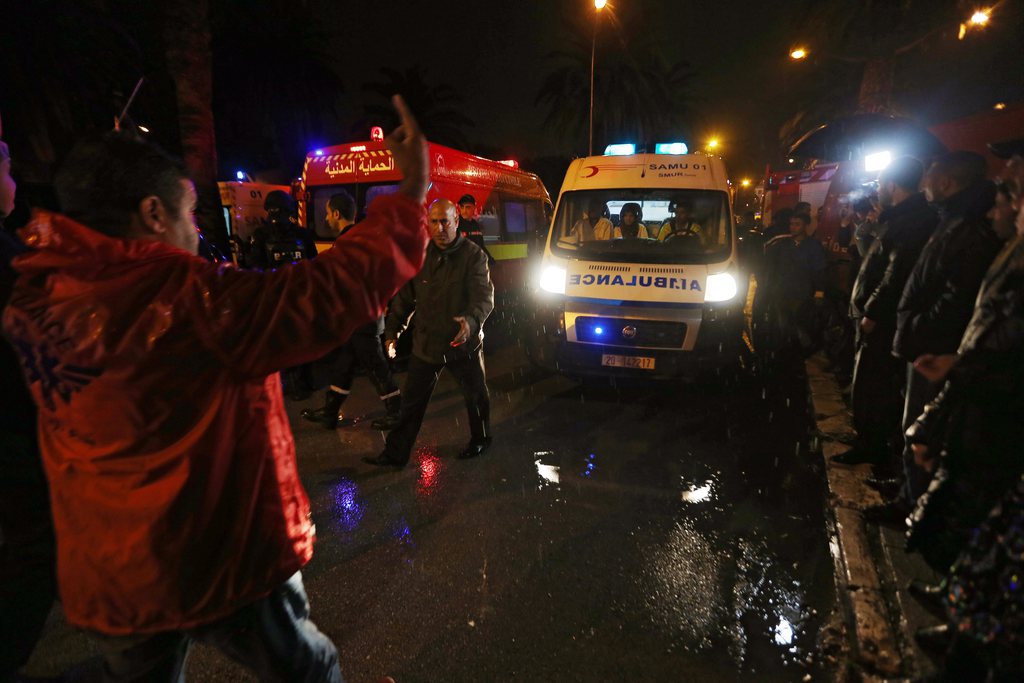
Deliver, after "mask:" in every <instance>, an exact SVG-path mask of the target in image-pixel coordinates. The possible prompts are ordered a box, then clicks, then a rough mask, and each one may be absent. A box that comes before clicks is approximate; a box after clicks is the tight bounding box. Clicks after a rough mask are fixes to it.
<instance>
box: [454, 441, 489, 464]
mask: <svg viewBox="0 0 1024 683" xmlns="http://www.w3.org/2000/svg"><path fill="white" fill-rule="evenodd" d="M490 447H491V437H489V436H485V437H484V438H482V439H472V440H471V441H470V442H469V443H468V444H466V447H465V448H463V449H462V451H461V452H460V453H459V456H458V457H459V460H469V459H470V458H475V457H477V456H478V455H483V454H484V453H486V452H487V449H488V448H490Z"/></svg>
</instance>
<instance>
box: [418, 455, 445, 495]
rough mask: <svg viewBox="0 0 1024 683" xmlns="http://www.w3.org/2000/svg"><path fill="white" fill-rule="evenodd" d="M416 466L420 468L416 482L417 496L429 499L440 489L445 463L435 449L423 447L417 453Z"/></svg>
mask: <svg viewBox="0 0 1024 683" xmlns="http://www.w3.org/2000/svg"><path fill="white" fill-rule="evenodd" d="M416 464H417V465H418V466H419V468H420V476H419V479H417V480H416V495H417V496H420V497H422V498H429V497H430V496H432V495H433V494H434V493H435V492H436V491H437V490H438V488H439V485H440V477H441V471H442V470H443V469H444V462H443V461H442V460H441V458H440V457H438V455H437V449H436V448H435V447H433V446H423V447H421V448H419V449H417V451H416Z"/></svg>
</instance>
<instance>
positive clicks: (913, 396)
mask: <svg viewBox="0 0 1024 683" xmlns="http://www.w3.org/2000/svg"><path fill="white" fill-rule="evenodd" d="M941 389H942V383H941V382H938V383H933V382H929V381H928V380H927V379H925V378H924V375H922V374H921V373H919V372H917V371H916V370H914V364H913V363H907V387H906V401H905V403H904V408H903V431H904V432H906V431H907V429H909V428H910V425H912V424H914V421H915V420H916V419H917V418H919V417H920V416H921V413H923V412H924V407H925V406H926V405H928V404H929V403H931V402H932V399H934V398H935V397H936V396H938V394H939V391H940V390H941ZM932 447H934V445H933V446H932ZM932 455H935V456H938V453H933V454H932ZM903 473H904V475H905V477H906V479H905V480H904V482H903V496H904V497H905V498H906V499H907V502H909V503H910V504H911V505H914V504H915V503H916V502H917V499H918V498H920V497H921V495H922V494H923V493H924V492H925V491H927V490H928V484H929V482H931V480H932V475H931V474H929V473H928V472H926V471H924V469H922V468H921V467H920V466H919V465H917V464H916V463H915V462H914V453H913V451H911V450H910V443H909V442H908V443H906V444H905V445H904V448H903Z"/></svg>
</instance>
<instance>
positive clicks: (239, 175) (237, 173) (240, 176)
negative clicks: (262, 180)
mask: <svg viewBox="0 0 1024 683" xmlns="http://www.w3.org/2000/svg"><path fill="white" fill-rule="evenodd" d="M235 177H236V178H238V179H239V180H245V171H235Z"/></svg>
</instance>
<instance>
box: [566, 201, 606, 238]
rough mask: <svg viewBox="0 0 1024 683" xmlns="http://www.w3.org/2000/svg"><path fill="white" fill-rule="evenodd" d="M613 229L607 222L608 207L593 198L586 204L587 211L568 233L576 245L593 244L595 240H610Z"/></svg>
mask: <svg viewBox="0 0 1024 683" xmlns="http://www.w3.org/2000/svg"><path fill="white" fill-rule="evenodd" d="M613 232H614V227H613V226H612V222H611V221H610V220H608V206H607V205H606V204H605V203H604V202H603V201H601V200H600V199H598V198H596V197H595V198H593V199H591V200H590V201H589V202H588V203H587V210H586V211H585V212H584V214H583V218H581V219H580V220H578V221H576V224H575V225H574V226H572V230H571V231H570V232H569V236H570V237H571V238H573V239H574V240H575V241H576V243H577V244H582V243H583V242H594V241H597V240H604V241H607V240H610V239H611V238H612V233H613Z"/></svg>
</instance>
